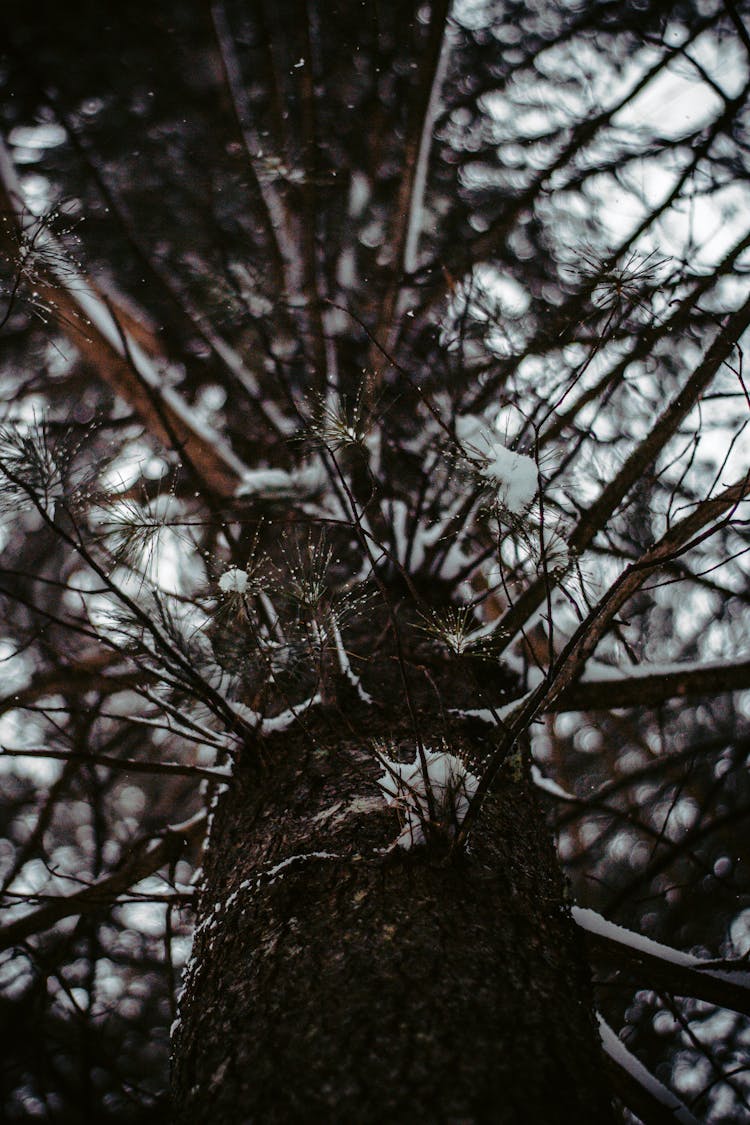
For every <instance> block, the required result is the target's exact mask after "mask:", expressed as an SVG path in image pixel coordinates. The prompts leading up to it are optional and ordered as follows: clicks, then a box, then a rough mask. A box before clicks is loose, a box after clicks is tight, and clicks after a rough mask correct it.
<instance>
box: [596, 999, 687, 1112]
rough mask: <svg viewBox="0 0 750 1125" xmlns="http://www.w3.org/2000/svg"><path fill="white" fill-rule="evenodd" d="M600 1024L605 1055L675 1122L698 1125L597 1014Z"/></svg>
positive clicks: (678, 1100) (680, 1103) (600, 1034)
mask: <svg viewBox="0 0 750 1125" xmlns="http://www.w3.org/2000/svg"><path fill="white" fill-rule="evenodd" d="M596 1018H597V1021H598V1023H599V1036H600V1038H601V1041H602V1047H603V1048H604V1053H605V1054H606V1055H608V1056H609V1057H610V1058H611V1059H612V1061H613V1062H614V1063H616V1064H617V1066H619V1067H621V1068H622V1069H623V1070H625V1071H626V1072H627V1073H628V1074H629V1075H630V1077H631V1078H632V1079H633V1081H634V1082H637V1083H638V1085H639V1086H640V1087H641V1088H642V1089H643V1090H645V1092H646V1093H647V1094H649V1095H650V1096H651V1098H652V1099H653V1100H654V1101H656V1102H658V1103H659V1105H661V1106H664V1108H665V1109H666V1110H668V1111H669V1112H670V1113H671V1114H672V1116H673V1117H674V1119H675V1121H679V1122H680V1123H681V1125H698V1121H697V1119H696V1118H695V1117H693V1115H692V1113H691V1112H690V1110H689V1109H688V1108H687V1106H685V1105H683V1103H682V1102H681V1101H680V1099H679V1098H678V1097H677V1095H676V1094H673V1093H672V1091H671V1090H668V1089H667V1087H666V1086H665V1085H663V1083H661V1082H660V1081H659V1079H658V1078H654V1076H653V1074H651V1073H650V1071H648V1070H647V1069H646V1067H645V1066H644V1065H643V1063H642V1062H641V1061H640V1059H637V1058H636V1057H635V1055H634V1054H632V1053H631V1052H630V1051H629V1050H628V1048H627V1047H626V1046H625V1044H624V1043H623V1042H622V1040H621V1039H619V1038H618V1037H617V1036H616V1035H615V1033H614V1031H613V1030H612V1028H611V1027H610V1026H609V1024H608V1023H607V1022H606V1020H605V1019H604V1018H603V1017H602V1016H600V1015H599V1013H598V1012H597V1014H596Z"/></svg>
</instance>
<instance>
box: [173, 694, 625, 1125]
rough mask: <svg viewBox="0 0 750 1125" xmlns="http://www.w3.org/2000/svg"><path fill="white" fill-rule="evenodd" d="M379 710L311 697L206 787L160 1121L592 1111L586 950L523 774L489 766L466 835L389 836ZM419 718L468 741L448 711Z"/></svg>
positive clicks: (598, 1117) (596, 1089)
mask: <svg viewBox="0 0 750 1125" xmlns="http://www.w3.org/2000/svg"><path fill="white" fill-rule="evenodd" d="M378 721H379V722H380V723H381V725H382V727H383V731H382V732H378V731H377V730H376V729H374V726H375V723H376V722H378ZM393 728H394V721H393V719H391V718H389V720H388V722H387V723H386V721H385V720H384V719H380V720H377V718H376V719H375V720H374V719H373V713H372V709H369V710H365V709H359V713H358V709H357V708H352V709H350V710H349V712H348V714H347V715H346V716H343V715H341V713H338V714H334V713H333V712H328V713H327V714H326V713H322V714H320V715H318V717H316V719H315V723H314V725H313V723H312V719H311V721H310V724H307V723H305V730H304V731H301V730H300V729H299V728H297V729H295V730H290V731H287V732H286V733H284V734H277V735H275V736H274V737H273V738H271V739H268V740H266V742H265V743H264V747H263V755H264V759H265V762H266V763H267V764H268V767H269V768H268V769H267V771H264V770H262V769H260V768H257V767H256V768H245V769H241V770H239V771H238V772H237V774H236V777H235V781H234V783H233V785H232V787H231V788H230V789H228V790H227V791H226V792H225V793H224V794H223V796H222V797H221V799H220V801H219V803H218V806H217V810H216V816H215V821H214V825H213V828H212V832H211V836H210V843H209V845H208V848H207V853H206V856H205V876H204V879H205V881H204V887H203V891H202V895H201V906H200V910H199V916H198V929H197V932H196V935H195V940H194V947H193V954H192V958H191V962H190V966H189V968H188V971H187V973H186V979H185V987H184V991H183V996H182V1000H181V1017H180V1022H179V1024H178V1027H177V1030H176V1034H175V1041H174V1081H173V1094H174V1103H175V1113H176V1120H177V1121H178V1122H183V1121H184V1122H187V1121H190V1122H192V1123H198V1122H211V1123H212V1125H217V1123H221V1125H224V1123H230V1122H258V1123H261V1122H262V1123H263V1125H271V1123H274V1122H278V1123H284V1125H289V1123H291V1122H314V1121H321V1122H326V1123H335V1122H341V1123H349V1125H352V1123H354V1125H358V1123H365V1122H373V1123H375V1122H377V1123H378V1125H384V1123H388V1125H398V1123H400V1122H404V1123H406V1122H408V1123H409V1125H418V1123H420V1122H424V1123H425V1125H427V1123H429V1125H436V1123H441V1122H445V1123H448V1122H452V1123H456V1125H458V1123H459V1122H460V1123H462V1125H468V1123H469V1122H471V1123H477V1125H479V1123H484V1122H493V1123H495V1122H498V1123H499V1122H513V1123H518V1122H534V1123H542V1122H544V1123H545V1125H549V1123H551V1122H573V1121H592V1122H596V1123H597V1125H598V1123H604V1122H607V1121H610V1120H611V1108H610V1100H609V1094H608V1092H607V1089H606V1087H605V1083H604V1080H603V1073H602V1071H603V1068H602V1065H601V1056H600V1051H599V1044H598V1038H597V1034H596V1030H595V1027H594V1021H593V1016H592V999H591V989H590V981H589V976H588V967H587V965H586V962H585V960H584V957H583V953H582V950H581V948H580V946H579V942H578V940H577V936H576V933H575V931H574V927H573V924H572V922H571V919H570V916H569V912H568V909H567V907H566V906H565V903H564V892H563V880H562V877H561V874H560V872H559V869H558V866H557V863H556V859H555V856H554V851H553V847H552V844H551V841H550V839H549V835H548V832H547V829H546V827H545V824H544V821H543V818H542V815H541V812H540V810H539V808H538V807H537V803H536V800H535V796H534V794H533V792H532V790H531V787H530V785H529V783H528V780H527V779H525V778H523V777H522V778H520V780H519V779H515V780H514V778H513V776H512V771H511V770H510V769H507V770H506V773H507V776H506V777H505V778H504V780H503V784H502V786H500V788H499V791H498V793H497V794H496V795H494V796H493V797H492V798H491V800H490V801H488V802H487V803H486V805H485V807H484V808H483V811H482V815H481V817H480V820H479V822H478V824H477V825H476V827H475V830H474V831H473V833H472V835H471V838H470V845H469V848H468V851H467V852H466V853H465V854H461V855H456V854H451V852H450V849H449V848H448V847H443V848H441V847H440V846H439V845H435V844H431V845H430V846H423V847H415V848H413V849H411V850H408V851H404V850H403V849H402V848H392V847H389V845H392V844H393V842H394V840H395V839H396V838H397V836H398V834H399V821H398V815H397V813H396V812H395V811H394V809H393V808H391V807H389V806H388V805H387V804H386V803H385V801H384V800H383V798H382V797H381V796H380V794H379V790H378V787H377V784H376V778H377V776H378V775H379V774H380V773H381V772H382V770H381V767H380V766H379V765H378V764H377V762H376V760H375V758H374V755H373V753H372V751H371V749H370V747H372V744H373V738H377V735H378V733H382V734H383V735H386V734H388V735H390V736H391V741H390V744H389V753H391V754H393V753H398V749H399V747H401V748H405V747H406V746H407V745H408V746H410V747H412V748H413V745H414V739H413V736H412V737H411V738H409V732H408V730H404V731H403V732H402V733H403V734H404V738H402V739H398V738H396V739H393V737H392V732H393ZM433 733H434V734H435V738H434V740H433V741H432V743H430V742H429V740H428V739H427V738H426V737H425V742H426V743H427V744H428V745H430V744H431V745H433V746H435V745H438V746H440V745H441V742H440V737H439V736H440V735H442V738H443V739H445V740H446V741H447V742H448V744H449V745H450V747H451V749H453V750H454V752H455V753H457V754H459V755H460V756H461V757H462V758H463V759H464V760H467V761H470V760H472V751H473V760H475V761H476V743H475V744H474V746H473V747H472V745H471V742H470V740H469V737H468V731H467V727H466V724H461V723H459V722H458V721H455V722H453V720H452V719H450V718H449V717H448V718H444V725H443V726H442V727H441V728H440V731H439V733H438V732H436V731H434V732H433ZM406 753H407V756H408V757H410V758H411V757H413V749H412V750H411V751H406ZM271 766H272V768H271Z"/></svg>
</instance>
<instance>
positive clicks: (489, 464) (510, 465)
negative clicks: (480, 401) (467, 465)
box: [456, 414, 539, 516]
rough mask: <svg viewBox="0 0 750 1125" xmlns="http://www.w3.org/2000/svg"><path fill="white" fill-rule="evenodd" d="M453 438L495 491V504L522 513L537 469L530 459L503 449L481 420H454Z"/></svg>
mask: <svg viewBox="0 0 750 1125" xmlns="http://www.w3.org/2000/svg"><path fill="white" fill-rule="evenodd" d="M456 438H457V440H458V443H459V445H460V446H461V448H462V449H463V451H464V453H465V454H466V456H467V457H468V458H469V460H470V461H472V462H474V463H475V467H476V462H477V461H478V462H479V463H480V467H479V475H480V476H481V477H484V479H485V480H486V481H488V482H489V483H490V484H491V485H492V486H493V487H494V488H496V489H497V499H498V503H499V504H500V505H501V506H502V507H503V508H505V509H506V510H507V511H508V512H510V513H511V514H512V515H516V516H520V515H522V514H523V512H525V511H526V510H527V509H528V508H529V507H531V504H532V502H533V500H534V497H535V496H536V494H537V486H538V483H539V482H538V470H537V465H536V462H535V461H534V459H533V458H532V457H527V456H526V455H525V454H523V453H514V452H513V450H511V449H507V448H506V447H505V446H504V445H503V443H502V442H501V441H500V440H499V439H498V437H497V435H496V434H495V433H494V432H493V431H491V430H490V429H489V428H488V427H487V426H486V424H485V423H484V421H483V419H481V418H478V417H476V416H475V415H473V414H464V415H462V416H460V417H458V418H456Z"/></svg>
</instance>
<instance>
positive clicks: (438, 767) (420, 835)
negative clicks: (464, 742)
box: [378, 747, 479, 851]
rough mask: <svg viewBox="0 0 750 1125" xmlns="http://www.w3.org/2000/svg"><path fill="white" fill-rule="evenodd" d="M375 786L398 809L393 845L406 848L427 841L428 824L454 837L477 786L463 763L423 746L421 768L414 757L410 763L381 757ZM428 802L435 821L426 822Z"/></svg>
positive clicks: (428, 813) (418, 759) (475, 780)
mask: <svg viewBox="0 0 750 1125" xmlns="http://www.w3.org/2000/svg"><path fill="white" fill-rule="evenodd" d="M379 760H380V762H381V764H382V765H383V766H384V772H383V774H382V775H381V776H380V777H379V778H378V785H379V786H380V790H381V792H382V793H383V796H384V797H385V799H386V801H387V803H388V804H389V805H392V806H393V807H394V808H396V809H398V812H399V814H400V816H401V818H402V820H403V824H404V826H403V828H402V830H401V833H400V835H399V837H398V840H397V841H396V843H397V844H398V846H399V847H401V848H404V849H406V850H407V851H408V850H409V849H410V848H413V847H417V846H418V845H420V844H425V843H426V842H427V837H426V834H425V829H426V828H427V827H428V826H429V825H430V824H431V823H432V824H433V826H434V827H435V828H438V829H442V831H443V832H446V831H447V832H448V833H449V834H450V835H454V836H455V835H456V833H457V831H458V829H459V827H460V825H461V824H462V822H463V820H464V817H465V816H466V813H467V812H468V811H469V803H470V801H471V798H472V797H473V796H474V794H475V793H476V790H477V786H478V785H479V779H478V778H476V777H475V776H474V774H472V773H470V772H469V770H468V769H467V768H466V766H465V765H464V763H463V762H462V761H461V760H460V758H457V757H456V756H455V755H454V754H450V753H449V752H448V751H447V750H430V749H429V748H427V747H425V750H424V765H423V763H422V761H421V760H420V755H419V754H417V755H416V756H415V758H414V761H413V762H407V763H401V762H392V761H390V760H389V759H388V758H386V757H385V756H384V755H383V754H380V755H379ZM430 803H432V806H433V810H434V816H435V821H431V819H430Z"/></svg>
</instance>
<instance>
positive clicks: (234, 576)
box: [219, 566, 248, 594]
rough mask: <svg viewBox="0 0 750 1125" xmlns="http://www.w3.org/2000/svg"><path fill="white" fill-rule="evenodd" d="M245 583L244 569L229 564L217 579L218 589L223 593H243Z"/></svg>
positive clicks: (245, 586)
mask: <svg viewBox="0 0 750 1125" xmlns="http://www.w3.org/2000/svg"><path fill="white" fill-rule="evenodd" d="M247 583H248V577H247V573H246V571H244V570H240V569H239V568H238V567H236V566H230V568H229V570H225V571H224V573H223V574H222V576H221V578H220V579H219V589H220V590H221V592H222V593H223V594H244V593H246V591H247Z"/></svg>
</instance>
